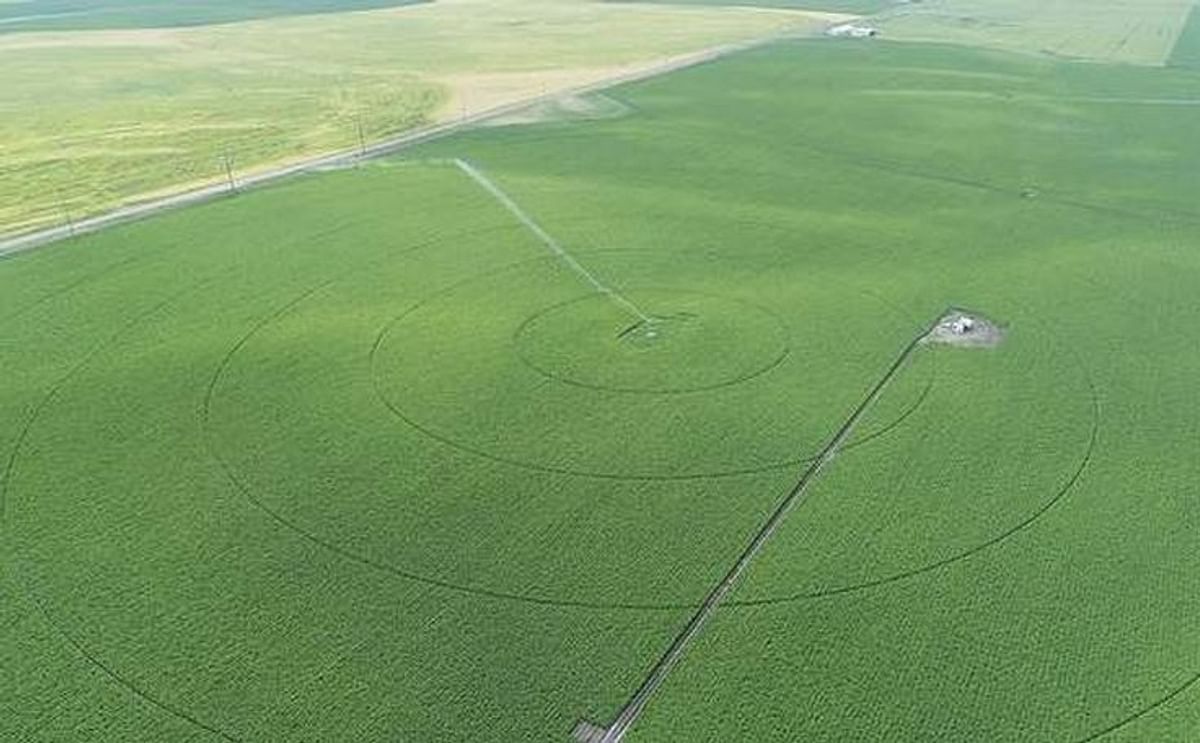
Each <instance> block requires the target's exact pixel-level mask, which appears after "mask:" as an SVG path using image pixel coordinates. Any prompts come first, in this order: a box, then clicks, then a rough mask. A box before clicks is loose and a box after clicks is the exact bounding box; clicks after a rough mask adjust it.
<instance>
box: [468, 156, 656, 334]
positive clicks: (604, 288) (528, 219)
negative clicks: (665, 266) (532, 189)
mask: <svg viewBox="0 0 1200 743" xmlns="http://www.w3.org/2000/svg"><path fill="white" fill-rule="evenodd" d="M454 164H455V166H457V167H458V169H459V170H461V171H462V172H464V173H466V174H467V176H468V177H469V178H470V179H471V180H473V181H475V182H476V183H477V184H479V186H480V187H481V188H483V189H484V190H485V191H487V192H488V193H489V194H491V195H492V196H493V197H494V198H495V199H496V200H497V201H499V202H500V204H501V205H502V206H503V207H504V208H505V209H507V210H508V211H509V212H511V213H512V215H513V216H514V217H516V218H517V220H518V221H520V222H521V224H523V225H525V227H526V228H527V229H528V230H529V231H530V232H532V233H533V234H534V235H535V236H536V237H537V239H538V240H540V241H541V242H542V244H543V245H545V246H546V248H547V249H548V250H549V251H550V252H551V253H553V254H554V255H555V256H557V257H558V259H559V260H561V261H562V262H563V263H566V264H567V265H568V266H569V267H570V268H571V270H572V271H574V272H575V273H577V274H578V275H579V276H580V277H581V278H583V280H584V281H586V282H587V283H588V284H589V285H590V286H591V287H592V288H593V289H595V290H596V291H598V292H600V293H601V294H603V295H605V296H606V297H608V298H609V299H611V300H612V301H613V302H615V303H616V304H617V305H619V306H620V307H621V308H622V309H624V310H627V311H629V312H630V313H632V314H633V315H634V316H635V317H637V318H638V319H639V320H641V321H642V322H643V323H650V322H652V320H651V318H650V316H649V315H648V314H646V313H645V312H643V311H642V309H641V308H640V307H638V306H637V305H636V304H634V303H633V302H632V301H630V300H629V299H628V298H627V297H625V296H624V295H623V294H621V293H620V292H618V291H617V290H616V289H613V288H612V287H611V286H609V285H608V284H605V283H604V282H603V281H601V280H600V279H598V278H596V276H595V275H594V274H593V273H592V272H591V271H589V270H587V269H586V268H585V267H584V265H583V264H582V263H580V262H579V261H578V260H576V259H575V257H574V256H573V255H571V254H570V253H568V252H567V250H566V249H565V248H564V247H563V246H562V245H561V244H560V243H559V242H558V240H555V239H554V237H553V236H552V235H551V234H550V233H548V232H546V230H544V229H543V228H542V226H541V225H540V224H538V223H537V220H535V219H534V218H533V217H532V216H531V215H530V214H529V213H528V212H526V211H525V210H524V209H522V208H521V205H520V204H518V203H517V202H516V201H515V200H513V198H512V197H511V196H509V195H508V194H507V193H505V191H504V189H502V188H500V186H499V185H497V184H496V182H495V181H493V180H492V179H490V178H488V177H487V176H486V175H485V174H484V173H483V171H481V170H479V169H478V168H476V167H475V166H474V165H472V164H471V163H469V162H467V161H466V160H463V159H462V158H459V157H456V158H454Z"/></svg>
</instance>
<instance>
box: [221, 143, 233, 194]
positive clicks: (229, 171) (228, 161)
mask: <svg viewBox="0 0 1200 743" xmlns="http://www.w3.org/2000/svg"><path fill="white" fill-rule="evenodd" d="M221 162H222V163H224V164H225V179H226V181H227V182H228V183H229V193H237V182H236V181H234V180H233V158H231V157H230V156H229V153H228V152H224V153H222V154H221Z"/></svg>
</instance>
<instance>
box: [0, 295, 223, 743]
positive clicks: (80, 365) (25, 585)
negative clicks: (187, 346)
mask: <svg viewBox="0 0 1200 743" xmlns="http://www.w3.org/2000/svg"><path fill="white" fill-rule="evenodd" d="M214 281H216V278H213V279H209V280H205V281H200V282H197V283H196V284H195V285H193V286H192V287H191V288H190V289H188V290H186V291H185V292H182V293H177V294H174V295H172V296H170V297H168V298H167V299H164V300H162V301H161V302H159V303H157V304H156V305H154V306H153V307H151V308H150V309H148V310H146V311H145V312H142V313H140V314H139V315H137V316H136V317H134V318H133V319H131V320H130V321H129V322H127V323H126V324H125V325H124V326H122V327H121V328H120V329H119V330H118V331H116V332H115V333H114V334H113V335H111V336H110V337H109V338H108V339H107V340H105V341H103V342H101V343H98V344H96V345H95V346H93V347H92V349H91V350H90V351H88V352H87V353H86V354H85V355H84V356H83V358H81V359H80V360H79V361H78V362H77V363H76V364H75V365H74V366H72V367H71V368H70V369H69V370H68V371H67V372H66V373H65V374H64V375H63V376H61V377H59V379H58V380H56V381H55V382H54V384H53V385H52V386H51V387H50V389H49V390H48V391H47V393H46V394H45V395H44V396H43V397H42V398H41V400H40V401H39V402H38V404H37V405H36V406H35V407H34V408H33V410H32V411H31V412H30V414H29V415H28V416H26V418H25V421H24V423H23V424H22V426H21V429H20V431H19V432H18V434H17V437H16V440H15V442H14V444H13V447H12V449H11V450H10V451H9V455H8V460H7V462H6V463H5V466H4V472H3V478H0V530H6V529H7V528H8V518H7V516H8V514H7V510H6V507H7V501H8V495H9V492H10V489H11V487H12V478H13V474H14V473H15V471H16V465H17V461H18V459H19V458H20V452H21V449H22V448H23V447H24V444H25V442H26V440H27V439H28V437H29V433H30V431H31V430H32V429H33V426H34V423H35V422H36V421H37V420H38V418H39V417H40V416H41V414H42V413H43V412H44V411H45V410H46V408H48V407H49V406H50V404H51V403H52V402H53V401H54V400H55V399H56V398H58V396H59V394H60V393H61V392H62V390H63V389H64V388H65V387H66V385H67V384H68V383H69V382H70V381H71V380H72V379H73V378H74V377H75V376H76V375H77V374H78V373H79V372H81V371H82V370H83V369H84V368H86V367H87V366H88V365H89V364H90V363H91V362H92V361H93V360H94V359H95V358H97V357H98V356H99V355H100V354H102V353H104V352H105V351H106V350H108V349H109V348H111V347H112V346H113V345H114V344H116V342H117V341H118V340H120V339H121V338H122V337H124V336H125V335H126V334H127V333H129V332H130V331H132V330H134V329H135V328H137V327H138V326H139V325H141V324H142V323H144V322H145V321H146V320H148V319H149V318H151V317H153V316H154V315H156V314H158V313H160V312H162V311H163V310H165V309H167V308H168V307H170V306H171V305H173V304H175V303H176V302H178V301H179V300H181V299H183V298H184V297H186V296H188V295H191V294H193V293H195V292H197V291H200V290H201V289H202V288H203V287H205V286H207V285H208V284H210V283H213V282H214ZM0 566H3V570H4V574H5V575H7V576H8V578H9V579H10V583H11V584H13V585H14V587H16V588H17V590H18V591H19V593H20V594H21V595H23V596H24V597H25V598H26V600H28V601H30V602H31V603H32V604H33V605H34V606H36V607H37V609H38V613H39V614H40V615H41V617H42V619H43V620H44V621H45V622H46V624H47V625H49V626H50V627H51V628H52V629H53V630H54V633H55V634H56V635H58V636H59V638H60V639H62V640H64V641H65V642H66V643H67V644H68V645H69V646H70V647H71V648H72V649H73V650H74V651H75V652H76V653H78V654H79V655H80V656H81V657H82V658H83V659H84V660H85V661H87V663H88V664H89V665H91V666H92V667H93V668H94V669H96V670H98V671H99V672H100V673H101V674H102V675H104V676H105V677H106V678H108V679H109V680H110V681H112V682H113V683H115V684H116V685H118V686H120V687H121V688H123V689H125V690H126V691H127V692H129V693H130V694H132V695H133V696H134V697H136V698H138V699H140V700H142V701H143V702H144V703H146V704H147V705H149V706H151V707H153V708H155V709H158V710H159V711H161V712H164V713H166V714H168V715H170V716H172V717H175V718H177V719H179V720H183V721H184V722H187V723H189V724H191V725H193V726H194V727H197V728H199V729H201V730H204V731H206V732H209V733H212V734H213V735H215V736H217V737H219V738H221V739H223V740H226V741H231V743H237V742H238V741H240V740H241V739H240V738H239V737H237V736H235V735H233V734H231V733H229V732H228V731H226V730H223V729H221V728H219V727H217V726H216V725H214V724H211V723H208V722H205V721H203V720H201V719H200V718H198V717H196V716H195V715H193V714H192V713H190V712H189V711H187V710H186V709H184V708H183V707H181V706H179V705H177V704H175V703H173V702H170V701H168V700H166V699H164V698H162V697H161V696H159V695H158V694H156V693H154V692H153V691H150V690H147V689H144V688H142V687H141V686H139V685H138V684H136V683H135V682H134V681H132V680H130V679H128V678H126V677H125V676H124V675H122V674H121V673H120V672H119V671H117V670H116V668H114V667H113V666H112V665H110V664H109V663H107V662H106V661H105V660H104V659H103V658H101V657H100V656H99V655H98V654H97V653H95V652H93V651H92V650H91V649H89V648H88V647H87V646H86V645H85V644H84V643H83V642H82V641H80V640H79V639H78V638H77V637H76V636H75V635H74V634H72V633H71V632H70V631H69V630H68V628H67V627H66V625H65V624H64V623H63V622H61V621H59V620H58V619H57V618H56V617H55V615H54V613H53V612H52V611H51V610H50V608H49V606H47V605H46V603H45V602H44V601H43V600H42V598H41V596H40V595H39V594H38V593H37V592H36V591H35V590H34V589H33V587H32V586H31V585H30V584H29V582H28V580H27V579H25V578H21V577H19V576H17V575H16V571H15V570H13V568H12V566H11V565H9V564H8V561H7V560H5V561H3V562H0Z"/></svg>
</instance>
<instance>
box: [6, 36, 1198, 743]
mask: <svg viewBox="0 0 1200 743" xmlns="http://www.w3.org/2000/svg"><path fill="white" fill-rule="evenodd" d="M1198 82H1200V78H1197V76H1196V75H1195V74H1194V73H1191V72H1189V71H1186V70H1171V69H1150V68H1135V67H1127V66H1122V67H1104V66H1100V65H1078V64H1069V63H1056V62H1052V61H1047V60H1041V59H1036V58H1027V57H1013V56H1005V55H1001V54H997V53H978V52H972V51H967V50H961V49H952V48H948V47H922V46H896V45H890V44H878V45H876V44H871V45H857V44H838V43H829V42H824V41H816V42H801V43H788V44H781V45H777V46H774V47H771V48H767V49H762V50H759V51H756V52H753V53H748V54H744V55H741V56H739V57H736V58H733V59H729V60H726V61H724V62H721V63H717V64H710V65H705V66H702V67H699V68H694V69H691V70H689V71H686V72H682V73H679V74H675V75H672V76H670V77H666V78H661V79H657V80H654V81H651V82H646V83H642V84H638V85H634V86H628V87H625V88H621V89H618V90H617V91H616V92H615V93H614V95H615V96H617V97H619V98H620V99H622V100H623V101H624V102H626V103H627V104H628V105H629V106H630V107H631V109H632V110H634V111H636V112H637V113H636V114H633V115H631V116H628V117H625V118H618V119H606V120H602V121H592V122H572V123H548V124H541V125H535V126H522V127H509V128H497V129H489V130H486V131H482V130H481V131H477V132H473V133H468V134H465V135H460V136H457V137H454V138H452V139H447V140H444V141H441V142H439V143H436V144H432V145H428V146H426V147H425V148H423V149H422V150H421V151H414V152H411V153H409V155H408V161H407V162H405V161H401V160H395V161H388V162H384V163H379V164H376V165H371V166H366V167H363V168H360V169H357V170H349V171H343V172H339V173H330V174H324V175H320V176H314V177H310V178H306V179H303V180H298V181H295V182H292V183H290V184H288V185H285V186H281V187H278V188H273V189H270V190H267V191H264V192H259V193H251V194H246V195H244V196H241V197H238V198H236V199H232V200H227V201H224V202H220V203H216V204H212V205H209V206H205V207H202V208H196V209H190V210H187V211H183V212H178V213H174V214H170V215H167V216H164V217H161V218H157V219H154V220H150V221H146V222H143V223H140V224H136V225H131V226H127V227H123V228H120V229H114V230H111V231H108V232H105V233H103V234H99V235H96V236H92V237H88V238H85V239H80V240H77V241H74V242H71V243H67V244H63V245H59V246H56V247H51V248H47V249H44V250H40V251H37V252H34V253H29V254H25V255H21V256H18V257H15V258H12V259H9V260H6V261H4V262H0V364H2V366H3V369H4V379H5V383H4V385H3V386H2V387H0V441H3V443H4V447H5V451H6V452H7V454H6V455H5V457H4V460H3V464H0V467H2V469H0V472H2V473H3V477H4V479H3V483H2V485H0V508H2V509H3V522H2V526H3V542H2V543H3V553H2V556H3V559H4V563H3V564H4V572H3V582H2V583H0V666H3V667H4V668H5V670H6V672H7V674H6V675H5V676H4V677H3V680H2V681H0V738H5V739H17V740H25V739H30V740H95V739H109V740H116V739H122V740H124V739H128V740H187V739H194V740H220V739H221V738H222V736H223V737H225V738H227V739H236V740H268V739H284V738H287V739H311V740H395V739H400V740H412V741H427V740H428V741H432V740H438V741H442V740H463V741H468V740H470V741H474V740H480V739H481V737H480V736H481V733H480V731H486V735H484V736H483V737H484V738H486V739H490V740H546V741H564V740H565V739H566V737H567V734H568V732H569V730H570V728H571V725H572V724H573V722H574V721H575V719H576V717H578V716H587V717H590V718H592V719H596V720H600V721H607V720H608V719H609V718H610V717H611V715H612V714H613V713H614V712H615V711H616V709H617V708H618V707H619V706H620V705H621V704H622V703H623V701H624V699H625V697H626V696H627V695H628V694H629V693H631V692H632V690H633V689H634V688H635V687H636V685H637V683H638V682H639V681H640V679H641V676H642V675H643V674H644V673H645V671H646V670H647V668H648V667H649V666H650V664H652V663H653V661H654V660H655V658H656V657H657V654H658V653H660V652H661V651H662V650H663V649H664V648H665V647H666V646H667V644H668V643H669V641H670V639H671V637H672V636H673V635H674V633H675V632H676V631H677V630H678V628H679V627H680V625H681V624H682V622H683V621H684V620H685V619H686V617H687V616H688V614H689V613H690V605H691V604H694V603H695V602H697V601H698V600H699V599H700V598H701V597H702V596H703V595H704V594H705V592H706V591H707V589H708V588H709V586H710V585H711V584H712V583H713V582H714V581H715V580H717V579H718V578H719V577H720V576H721V575H722V574H723V573H724V571H725V569H726V568H727V566H728V565H729V564H730V563H731V562H732V560H733V559H734V558H735V557H736V555H737V554H738V553H739V552H740V550H741V549H742V547H743V545H744V543H745V541H746V539H747V538H748V536H749V535H750V534H752V533H753V532H754V531H755V530H756V528H757V526H758V524H759V523H760V522H761V520H762V519H763V517H764V515H765V514H766V513H768V512H769V511H770V510H771V508H772V507H773V505H774V504H775V502H776V501H777V499H778V498H779V497H781V496H782V495H783V494H784V493H786V492H787V491H788V489H789V488H790V486H791V484H792V482H794V478H795V477H796V474H797V473H798V471H799V470H800V469H801V467H802V466H803V460H804V459H805V458H806V457H807V456H808V455H810V454H811V453H812V452H814V451H816V450H818V449H819V448H820V445H821V443H822V441H823V440H824V439H825V438H826V437H828V436H829V435H830V434H831V433H832V432H833V430H834V429H835V428H836V427H837V425H838V424H839V423H840V421H841V420H842V419H844V418H845V416H846V414H847V413H848V411H849V409H850V408H851V407H853V405H854V404H855V403H857V402H858V400H859V399H861V397H862V395H863V394H864V393H865V391H866V390H867V389H868V388H869V387H870V385H871V384H872V383H873V382H874V380H875V379H876V378H877V377H878V375H879V374H881V373H882V371H883V370H884V369H885V368H886V366H887V364H888V363H890V361H891V359H892V358H893V357H894V356H895V354H896V353H897V352H898V351H899V350H900V349H901V348H902V347H903V346H904V344H905V343H906V342H907V341H908V339H909V338H911V337H912V335H913V334H914V333H916V332H917V331H918V330H919V329H920V328H921V327H922V326H923V325H924V324H925V323H926V322H927V321H928V320H929V319H930V318H931V317H933V316H934V315H936V314H937V313H939V312H940V311H941V310H942V309H943V308H944V307H946V306H947V305H965V306H969V307H972V308H976V309H978V310H981V311H983V312H986V313H988V314H989V315H990V316H992V317H994V318H997V319H999V320H1001V321H1003V322H1005V323H1006V324H1007V325H1008V327H1009V331H1010V335H1009V338H1008V340H1007V341H1006V342H1005V343H1004V344H1003V345H1002V346H1000V347H999V348H997V349H994V350H987V351H978V350H976V351H966V350H961V349H951V348H944V347H929V348H923V349H921V350H920V351H919V352H918V353H917V356H916V357H915V359H914V360H913V362H912V364H911V365H910V366H909V367H908V368H907V369H905V370H904V371H903V372H902V373H901V375H900V377H899V378H898V379H897V380H896V382H895V383H894V384H893V385H892V386H891V387H889V389H888V390H887V392H886V394H885V396H884V397H883V399H882V400H881V401H880V404H879V405H878V406H877V407H875V408H874V409H873V410H872V412H871V413H870V415H869V417H868V419H867V420H866V421H864V424H863V425H862V426H861V427H860V429H859V430H858V431H857V432H856V434H855V436H854V439H853V442H852V444H853V445H852V447H851V448H850V449H848V450H847V451H845V452H843V453H842V454H841V455H840V456H839V457H838V458H837V460H836V461H834V462H833V463H832V465H831V466H830V467H829V469H828V471H827V473H826V474H825V475H824V476H823V478H822V479H821V480H820V481H819V482H818V483H817V484H816V485H815V486H814V487H815V489H814V491H813V492H812V494H811V495H810V497H809V500H807V501H806V502H805V503H804V504H803V505H802V506H801V507H800V508H799V509H798V510H797V511H795V512H794V513H793V514H792V515H791V517H790V519H789V520H788V521H787V522H786V523H785V525H784V527H783V528H782V530H781V531H780V533H779V534H778V535H777V536H776V538H775V539H774V540H773V541H772V542H771V543H770V544H769V545H768V546H767V548H766V550H765V551H764V553H763V555H762V557H761V559H760V560H759V562H757V563H756V564H755V565H754V566H753V568H752V569H751V571H750V573H749V574H748V576H747V579H746V581H745V583H744V584H743V585H741V586H740V587H739V588H738V589H737V590H735V592H734V593H733V594H732V597H731V604H730V605H727V606H725V607H723V608H722V609H721V610H720V611H719V612H718V614H717V617H716V619H715V620H714V622H713V623H712V624H711V625H710V626H709V627H708V629H707V630H706V631H705V633H704V634H703V635H702V636H701V639H700V641H699V643H698V644H697V645H696V646H695V647H694V648H693V650H692V652H691V653H690V654H689V655H688V656H687V657H686V658H685V659H684V661H683V662H682V664H681V665H680V666H679V668H678V670H677V671H676V674H675V675H674V676H672V677H671V678H670V679H669V680H668V682H667V683H666V684H665V686H664V687H663V688H662V691H661V696H659V697H658V698H656V699H655V700H654V701H653V702H652V704H651V705H650V707H649V708H648V712H647V715H646V716H645V717H644V718H643V719H642V722H641V723H640V725H639V726H638V727H635V728H634V730H633V734H632V735H631V736H630V740H640V741H679V740H688V741H698V740H713V741H733V740H764V741H765V740H775V741H793V740H805V741H831V742H832V741H837V742H838V743H845V742H847V741H879V740H889V741H892V740H895V741H922V743H929V742H932V741H944V742H951V741H953V742H955V743H958V742H960V741H988V742H989V743H1017V742H1025V741H1037V742H1038V743H1042V742H1045V741H1048V742H1050V743H1083V742H1084V741H1093V740H1101V741H1103V743H1113V742H1115V741H1122V742H1123V743H1134V742H1135V741H1136V742H1139V743H1142V742H1145V741H1153V742H1154V743H1187V742H1188V741H1192V740H1193V737H1194V736H1193V733H1194V731H1195V730H1196V729H1197V726H1198V725H1200V683H1197V682H1196V678H1197V673H1198V672H1200V639H1198V638H1197V635H1196V632H1195V617H1196V616H1197V614H1198V612H1200V593H1198V592H1197V591H1196V590H1195V576H1196V575H1197V571H1200V547H1198V544H1200V542H1198V541H1197V539H1196V533H1197V529H1200V501H1198V499H1197V498H1198V492H1197V484H1196V483H1197V475H1198V474H1200V473H1198V472H1197V463H1196V459H1195V452H1194V448H1195V442H1196V441H1197V436H1200V423H1198V421H1200V415H1198V413H1200V411H1198V410H1197V405H1198V403H1197V399H1196V394H1195V380H1196V379H1197V378H1198V377H1200V351H1198V350H1197V345H1196V343H1195V337H1196V334H1195V324H1194V318H1195V317H1196V315H1197V311H1198V310H1200V298H1198V296H1200V295H1198V294H1197V292H1196V286H1198V285H1200V254H1198V253H1197V248H1198V247H1200V210H1198V209H1197V206H1196V194H1197V193H1200V137H1197V136H1196V133H1197V130H1198V127H1200V107H1197V106H1192V105H1181V104H1180V102H1181V101H1187V100H1191V99H1193V98H1194V96H1195V90H1196V87H1197V83H1198ZM458 156H462V157H467V158H470V159H471V160H472V161H473V162H474V163H476V164H478V165H479V166H480V167H481V168H483V169H484V170H485V171H486V172H487V173H488V174H489V175H490V176H491V177H492V178H494V179H495V180H496V181H497V182H498V183H500V184H501V185H502V186H503V187H504V188H505V189H506V190H507V191H508V192H509V193H510V194H511V195H512V196H513V197H514V198H515V199H517V200H518V201H519V202H520V203H521V205H522V206H523V207H524V208H525V209H526V210H528V211H529V212H530V213H531V214H533V215H534V216H535V217H536V218H537V219H538V220H539V221H540V222H541V223H542V224H543V225H544V226H545V227H546V229H547V230H549V231H550V232H551V233H552V234H553V235H554V236H555V237H557V238H558V239H559V240H560V241H561V242H562V243H563V244H564V245H565V246H566V247H567V248H568V249H569V250H571V251H573V252H574V254H575V255H576V256H578V258H579V259H580V260H581V261H583V262H584V263H585V264H586V265H587V266H588V267H589V268H590V269H591V270H593V271H594V272H595V273H596V274H598V275H599V276H600V277H601V279H602V280H603V281H605V282H607V283H609V284H611V285H614V286H616V287H618V288H620V289H622V290H624V291H626V292H627V293H628V295H629V296H630V297H631V298H632V299H633V300H634V301H636V302H637V303H638V304H639V305H641V306H645V307H646V308H648V310H649V311H650V312H651V313H653V314H655V315H659V316H663V317H668V318H671V321H670V323H668V324H667V326H666V328H665V333H664V337H663V340H662V341H661V342H660V343H657V344H656V343H649V342H644V341H645V339H642V338H636V337H632V336H628V335H627V336H626V338H627V339H628V340H625V341H622V340H618V338H617V335H618V334H619V333H621V332H622V331H623V330H624V329H626V328H627V327H628V326H629V325H630V324H631V323H632V319H631V318H630V317H628V315H626V314H624V313H623V312H622V311H620V310H619V309H618V308H617V306H616V305H615V304H612V303H608V302H606V301H604V300H602V299H601V298H599V297H598V295H596V294H595V293H594V292H590V291H589V289H588V287H587V285H586V284H584V283H582V282H581V281H580V280H579V278H578V277H577V276H576V275H575V274H574V273H573V272H572V271H570V270H569V269H568V268H567V267H565V266H564V265H563V264H562V263H561V262H559V261H557V260H556V259H554V258H553V257H551V256H550V255H549V254H548V253H547V252H546V250H545V249H544V248H543V247H541V246H540V245H539V244H538V243H537V241H536V240H535V239H534V238H533V237H532V236H531V235H530V233H529V232H528V231H527V230H525V229H524V228H523V227H522V226H521V225H520V224H519V223H517V222H515V220H514V219H513V217H512V215H511V214H509V213H508V212H507V211H505V210H504V209H503V208H502V207H501V206H500V205H499V204H498V203H497V202H496V201H495V200H494V199H493V198H492V197H491V196H489V195H488V194H487V193H486V192H484V191H483V190H482V189H480V188H479V187H478V186H477V185H476V184H474V183H473V182H471V181H470V180H469V179H468V178H466V177H465V176H464V175H463V174H462V173H460V172H459V171H458V170H457V169H455V168H454V167H453V166H451V165H448V164H446V163H445V161H444V160H443V158H446V157H458Z"/></svg>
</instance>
